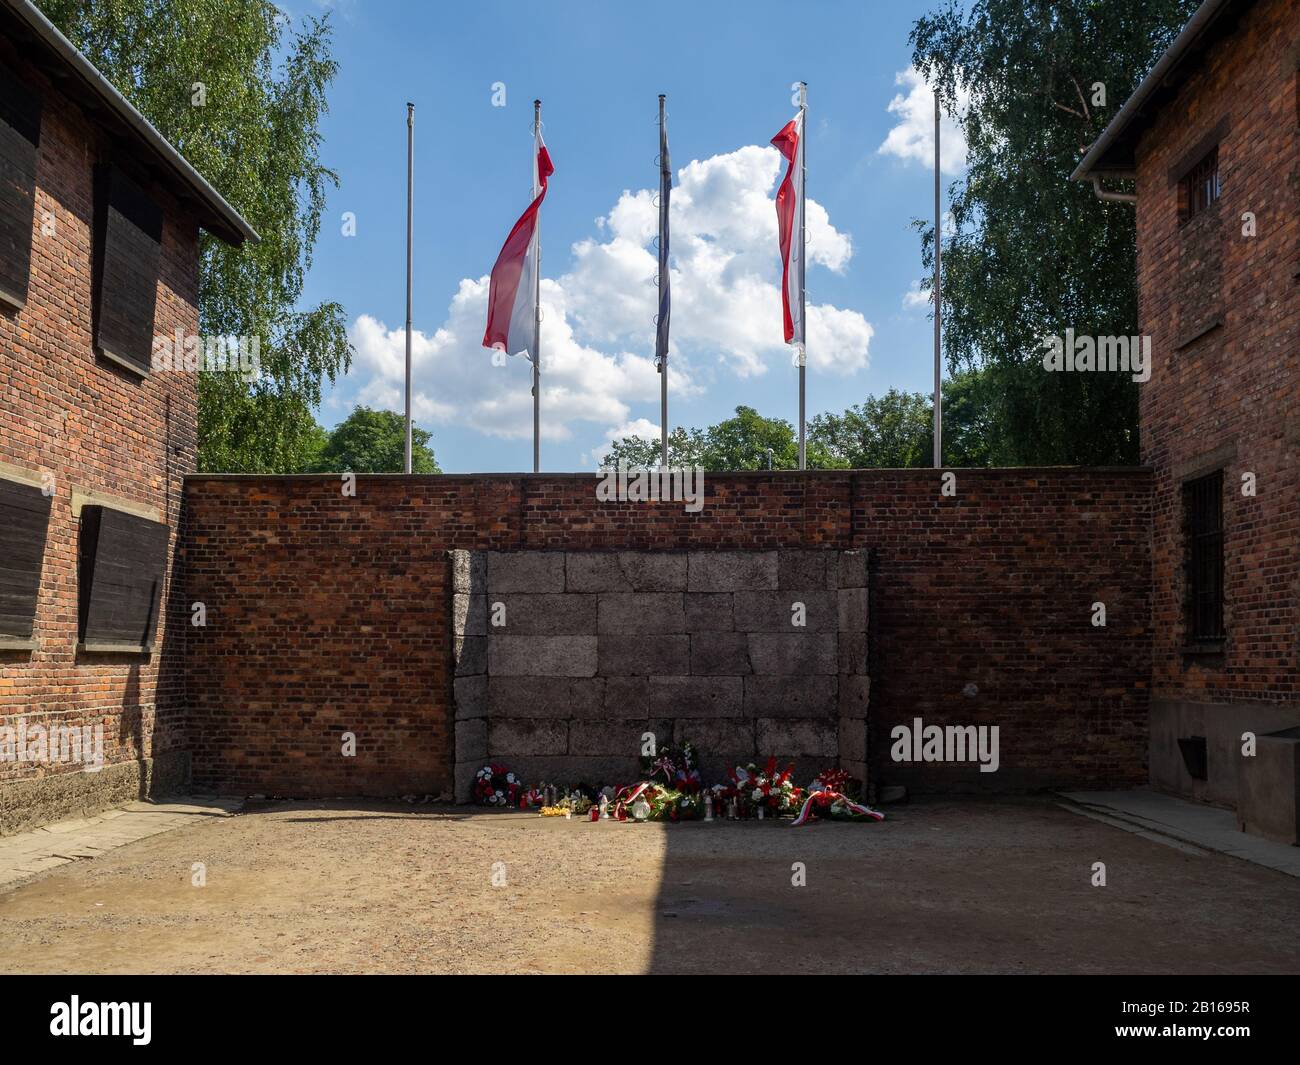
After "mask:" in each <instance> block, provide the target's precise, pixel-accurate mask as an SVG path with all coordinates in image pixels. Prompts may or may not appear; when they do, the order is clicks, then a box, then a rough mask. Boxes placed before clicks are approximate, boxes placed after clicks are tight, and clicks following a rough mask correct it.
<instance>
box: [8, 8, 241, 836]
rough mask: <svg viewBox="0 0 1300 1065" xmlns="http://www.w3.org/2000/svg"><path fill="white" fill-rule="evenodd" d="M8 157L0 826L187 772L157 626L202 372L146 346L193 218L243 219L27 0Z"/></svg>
mask: <svg viewBox="0 0 1300 1065" xmlns="http://www.w3.org/2000/svg"><path fill="white" fill-rule="evenodd" d="M0 173H2V174H3V181H2V182H0V397H3V407H4V417H3V419H0V831H12V830H14V829H16V828H18V827H21V826H22V825H25V824H33V823H38V822H40V821H46V820H50V819H52V818H55V817H58V816H67V815H69V814H72V813H76V812H78V811H83V810H91V809H98V808H102V807H103V806H105V805H106V804H108V803H110V802H113V801H117V800H121V799H124V798H134V797H136V796H138V795H141V794H145V793H147V792H149V791H150V790H151V789H152V788H154V787H155V786H156V785H159V784H171V785H175V784H176V783H177V782H180V781H184V780H185V779H186V777H187V774H188V757H189V756H188V748H187V744H186V741H185V737H184V720H183V715H184V699H183V680H182V676H181V662H180V659H179V657H178V656H177V655H176V654H175V653H174V649H175V648H176V646H177V644H176V643H175V641H173V640H168V639H167V638H166V637H167V634H168V632H169V631H171V630H174V628H175V626H176V625H178V624H180V623H181V622H182V621H183V620H184V618H183V615H182V613H181V609H182V607H183V604H182V603H180V602H170V603H169V601H170V600H174V596H173V595H172V593H173V591H174V590H175V589H174V588H173V586H172V583H171V581H170V576H171V574H172V565H171V560H172V557H173V554H174V550H175V546H176V542H177V536H178V525H179V515H180V507H181V495H182V490H183V478H184V476H185V474H186V473H189V472H191V471H193V469H194V467H195V445H196V441H195V417H196V412H195V404H196V398H195V394H196V381H195V375H194V374H193V373H188V372H183V371H181V372H177V371H164V370H158V369H156V368H154V367H153V366H152V361H153V360H152V357H151V356H152V344H153V338H154V337H155V336H174V335H175V333H176V331H177V330H179V331H181V333H182V334H183V335H186V336H192V335H197V333H198V331H199V316H198V310H197V297H198V270H199V230H200V228H201V227H202V228H205V229H207V230H208V231H209V232H211V233H213V234H216V235H217V236H219V237H220V238H222V239H224V240H227V241H230V242H233V243H238V242H241V241H243V240H247V239H256V234H255V233H253V231H252V229H251V228H250V227H249V226H248V224H247V223H246V222H244V220H243V219H241V218H240V217H239V215H238V214H237V213H236V212H235V211H234V210H233V209H232V208H231V207H230V206H229V205H228V204H226V203H225V201H224V200H222V198H221V197H220V196H219V195H218V194H217V193H216V192H215V191H214V190H213V189H212V188H211V187H210V186H209V185H208V184H207V182H205V181H204V180H203V178H202V177H201V176H200V175H199V174H198V173H196V172H195V171H194V169H193V168H192V167H190V166H189V164H188V163H186V162H185V160H184V159H183V158H181V156H180V155H179V154H178V153H177V152H176V150H175V149H174V148H173V147H172V146H171V145H169V144H168V143H167V142H166V141H165V140H164V139H163V138H162V137H161V136H160V135H159V134H158V132H157V131H156V130H155V129H154V128H153V127H152V126H150V125H149V123H148V122H147V121H146V120H145V119H144V118H143V117H142V116H141V115H140V114H139V113H138V112H137V111H136V110H135V109H134V108H133V107H131V105H130V104H128V103H127V102H126V100H125V99H123V98H122V97H121V96H120V95H119V94H118V93H117V91H116V90H115V89H114V88H113V87H112V86H111V85H109V84H108V83H107V82H106V81H105V80H104V79H103V78H102V77H101V76H100V74H99V73H98V72H97V71H96V70H95V69H94V67H93V66H92V65H91V64H90V63H89V62H87V61H86V60H85V58H84V57H82V56H81V55H80V54H79V53H78V52H77V51H76V50H75V49H74V48H73V47H72V46H71V45H70V44H69V43H68V42H67V40H66V39H64V38H63V37H62V36H61V35H60V34H59V33H58V31H57V30H55V29H54V28H53V27H52V26H51V25H50V24H49V22H47V21H46V20H45V18H44V17H43V16H42V15H41V14H40V12H39V11H37V9H36V8H35V7H34V6H32V5H31V4H30V3H28V2H26V0H0ZM169 605H170V606H171V607H172V609H168V607H169ZM164 648H165V649H164ZM6 727H7V728H9V729H12V730H13V732H8V733H7V732H5V731H4V730H5V729H6ZM19 734H20V735H21V736H22V737H23V739H24V740H25V741H26V742H25V743H23V744H19V743H17V742H16V741H17V738H18V735H19ZM42 737H43V738H44V742H45V744H46V746H45V748H44V750H45V757H42V756H41V755H42V743H41V740H42ZM6 740H8V743H7V744H6V743H5V741H6ZM78 741H80V742H78ZM78 748H80V749H79V750H78ZM95 750H98V751H99V754H94V753H93V751H95ZM100 754H102V762H103V765H102V768H99V769H98V771H95V772H83V770H84V769H86V768H87V767H88V766H90V767H93V764H94V762H95V761H96V759H97V758H98V757H99V756H100Z"/></svg>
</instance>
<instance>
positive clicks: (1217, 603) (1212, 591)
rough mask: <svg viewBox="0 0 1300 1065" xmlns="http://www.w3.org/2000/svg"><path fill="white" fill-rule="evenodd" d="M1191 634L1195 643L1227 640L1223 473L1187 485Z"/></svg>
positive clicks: (1218, 471) (1184, 493)
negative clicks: (1224, 598)
mask: <svg viewBox="0 0 1300 1065" xmlns="http://www.w3.org/2000/svg"><path fill="white" fill-rule="evenodd" d="M1183 507H1184V522H1185V525H1186V535H1187V555H1186V558H1187V562H1186V565H1187V578H1188V581H1187V587H1188V595H1187V609H1188V618H1187V620H1188V630H1189V633H1190V635H1191V638H1192V640H1193V641H1198V642H1205V641H1217V640H1222V639H1223V635H1224V633H1223V471H1222V470H1216V471H1215V472H1214V473H1211V474H1209V475H1208V476H1205V477H1198V478H1197V479H1196V480H1194V481H1188V482H1186V483H1185V484H1184V485H1183Z"/></svg>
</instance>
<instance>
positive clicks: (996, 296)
mask: <svg viewBox="0 0 1300 1065" xmlns="http://www.w3.org/2000/svg"><path fill="white" fill-rule="evenodd" d="M1197 3H1198V0H1145V2H1143V3H1140V4H1134V3H1130V2H1128V0H970V2H969V3H957V2H956V0H949V3H948V4H947V6H945V7H943V8H942V9H940V10H938V11H936V12H934V13H932V14H930V15H927V16H925V17H923V18H921V19H919V20H918V21H917V22H916V24H915V26H914V27H913V30H912V35H911V42H912V45H913V48H914V53H913V62H914V63H915V65H916V67H917V69H918V70H920V71H921V73H922V74H923V75H924V76H925V77H926V79H927V80H928V81H929V82H930V83H931V84H936V85H938V86H939V89H940V96H941V98H942V99H943V101H944V103H945V106H946V107H947V108H948V109H949V110H950V111H955V109H956V93H957V89H958V87H959V86H960V87H964V88H965V89H967V90H968V91H969V93H970V107H969V110H968V111H967V113H966V115H965V117H964V118H963V119H962V126H963V130H964V132H965V135H966V141H967V144H968V147H969V155H968V170H967V172H966V174H965V176H964V178H963V179H962V180H961V181H959V182H956V183H954V184H953V186H952V187H951V189H950V193H949V200H950V207H951V212H952V225H953V228H954V232H953V233H952V235H951V236H949V235H947V234H945V249H944V254H943V264H944V281H943V300H944V308H943V309H944V323H945V326H946V334H945V337H944V350H945V354H946V355H947V358H948V362H949V365H950V366H951V367H952V368H953V369H954V370H955V369H958V368H961V367H970V366H986V367H987V368H988V371H989V373H988V377H987V379H986V380H985V382H983V383H984V384H987V385H988V387H989V389H990V392H989V395H990V396H992V397H994V399H995V404H996V405H995V407H994V409H993V411H992V416H993V417H994V418H995V419H996V421H997V423H998V425H999V427H1000V430H999V431H1000V434H1001V435H1002V437H1003V440H1002V445H1001V447H1002V451H1001V453H1000V454H999V455H997V456H996V458H997V460H998V461H1000V462H1005V463H1015V464H1027V463H1132V462H1136V461H1137V460H1138V438H1137V422H1138V417H1137V385H1136V384H1135V383H1134V382H1133V381H1132V380H1131V379H1130V377H1129V376H1128V375H1126V374H1120V373H1049V372H1046V371H1045V370H1044V369H1043V366H1042V355H1043V347H1042V340H1043V338H1044V337H1047V336H1059V335H1062V334H1063V333H1064V331H1065V329H1066V328H1073V329H1074V330H1075V332H1076V334H1078V335H1092V336H1117V335H1131V334H1134V333H1136V332H1137V293H1136V280H1135V262H1136V239H1135V230H1134V216H1133V208H1132V207H1131V206H1129V205H1128V204H1122V203H1104V202H1102V201H1100V200H1098V199H1096V197H1095V196H1094V195H1093V190H1092V188H1091V187H1090V186H1087V185H1083V184H1080V183H1078V182H1073V181H1070V180H1069V176H1070V173H1071V171H1072V170H1073V169H1074V167H1075V165H1076V164H1077V163H1078V161H1079V158H1080V156H1081V154H1082V153H1083V151H1084V150H1085V149H1086V148H1087V146H1088V145H1089V144H1090V143H1091V142H1092V141H1093V140H1095V138H1096V137H1097V135H1098V134H1099V133H1100V132H1101V131H1102V129H1103V128H1104V127H1105V125H1106V123H1107V122H1108V121H1109V120H1110V119H1111V118H1112V117H1113V116H1114V115H1115V113H1116V111H1117V110H1118V109H1119V107H1120V106H1121V105H1122V104H1123V103H1124V101H1125V100H1126V99H1127V98H1128V96H1129V95H1130V93H1131V92H1132V90H1133V89H1134V88H1135V87H1136V84H1137V81H1138V80H1139V79H1140V78H1141V77H1142V75H1143V74H1144V73H1145V72H1146V71H1147V70H1149V69H1150V68H1151V66H1152V64H1153V63H1154V62H1155V60H1156V59H1157V58H1158V57H1159V55H1160V53H1161V52H1162V51H1163V50H1164V48H1165V47H1166V46H1167V45H1168V44H1169V42H1170V41H1171V40H1172V39H1173V37H1174V35H1175V34H1176V32H1177V31H1178V29H1179V28H1180V27H1181V26H1182V25H1183V24H1184V22H1185V21H1186V20H1187V18H1188V16H1189V15H1190V14H1191V12H1192V11H1193V10H1194V9H1195V7H1196V6H1197ZM1098 83H1100V86H1101V87H1104V89H1103V90H1102V91H1104V94H1105V101H1104V103H1103V102H1101V95H1100V93H1099V87H1098ZM917 228H918V229H919V230H920V231H921V233H922V258H923V261H924V263H925V266H926V268H927V270H931V269H932V266H933V261H934V259H933V249H934V234H933V227H929V228H927V227H926V226H925V224H924V223H921V222H918V223H917ZM926 284H927V286H928V282H927V283H926Z"/></svg>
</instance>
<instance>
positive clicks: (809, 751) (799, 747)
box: [757, 717, 839, 783]
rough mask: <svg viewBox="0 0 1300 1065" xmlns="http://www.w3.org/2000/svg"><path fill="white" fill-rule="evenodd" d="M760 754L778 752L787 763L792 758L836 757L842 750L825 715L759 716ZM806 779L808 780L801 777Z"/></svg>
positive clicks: (831, 758)
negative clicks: (817, 716) (806, 716)
mask: <svg viewBox="0 0 1300 1065" xmlns="http://www.w3.org/2000/svg"><path fill="white" fill-rule="evenodd" d="M757 740H758V750H759V752H760V757H768V756H771V755H775V756H776V758H777V760H778V761H779V762H781V763H782V764H784V763H785V762H786V761H787V760H789V759H791V758H795V759H798V758H824V759H827V760H830V761H834V759H835V757H836V755H837V754H838V751H839V737H838V735H837V732H836V728H835V725H834V723H833V722H832V721H828V720H826V719H825V718H762V717H761V718H759V719H758V729H757ZM802 783H807V781H802Z"/></svg>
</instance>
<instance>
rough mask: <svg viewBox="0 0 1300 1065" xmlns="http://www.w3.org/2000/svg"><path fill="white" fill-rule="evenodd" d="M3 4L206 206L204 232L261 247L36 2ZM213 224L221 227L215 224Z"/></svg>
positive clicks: (14, 0)
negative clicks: (250, 242) (206, 214)
mask: <svg viewBox="0 0 1300 1065" xmlns="http://www.w3.org/2000/svg"><path fill="white" fill-rule="evenodd" d="M0 3H2V4H4V6H5V7H6V8H8V9H9V10H10V11H11V12H12V13H13V15H14V16H15V17H16V18H17V19H18V20H19V21H20V22H22V23H23V24H24V25H25V26H27V27H28V29H30V30H31V31H32V33H33V34H35V35H36V36H37V37H38V38H40V39H41V41H43V42H44V43H45V45H46V46H47V47H48V48H49V49H50V50H51V51H53V52H54V53H55V54H56V55H57V56H58V57H59V58H60V59H61V60H63V61H64V62H65V63H66V64H67V65H68V66H69V67H71V68H72V70H73V71H74V72H75V73H76V74H77V75H79V76H80V77H81V79H82V80H83V81H84V82H85V83H86V84H87V85H88V86H89V88H90V89H91V91H92V92H93V93H94V94H95V95H96V96H98V97H99V99H100V100H102V101H103V103H104V104H105V106H106V107H107V108H108V109H109V110H110V111H112V112H113V113H114V114H115V115H117V117H118V118H120V119H121V120H122V121H123V122H125V123H126V124H127V126H129V127H130V128H131V129H132V130H133V131H134V132H135V133H136V134H137V135H138V136H139V137H140V138H141V140H143V141H144V142H145V143H146V144H147V145H148V146H149V147H150V148H152V149H153V150H154V151H155V152H156V153H157V154H158V156H159V157H160V158H161V160H162V162H163V163H165V164H166V165H167V166H168V167H169V168H170V169H171V170H172V172H173V173H174V175H175V177H176V178H177V179H178V180H179V181H180V182H181V184H183V185H185V186H186V187H188V189H189V190H190V191H191V192H192V193H193V195H194V197H195V198H196V199H197V200H198V201H199V202H200V203H201V204H202V205H203V206H204V207H206V208H207V210H208V212H209V213H210V215H211V216H212V219H211V220H209V222H208V223H204V222H202V221H201V224H202V225H203V228H205V229H207V230H209V231H210V232H212V233H213V234H214V235H215V236H218V237H220V238H221V239H222V240H224V241H226V243H228V244H234V245H239V244H242V243H243V242H244V241H246V240H248V241H253V242H254V243H256V242H257V241H258V240H260V239H261V238H260V237H259V236H258V234H257V230H255V229H254V228H253V227H252V226H251V225H249V223H248V222H247V221H246V220H245V219H244V217H243V215H241V214H240V213H239V212H238V211H236V210H235V209H234V208H233V207H231V206H230V204H229V203H227V202H226V200H225V198H224V197H223V196H222V195H221V193H219V192H218V191H217V190H216V189H214V188H213V187H212V186H211V185H210V184H209V183H208V181H207V179H206V178H205V177H204V176H203V175H202V174H200V173H199V172H198V171H197V170H195V169H194V167H193V166H192V165H191V164H190V163H189V162H188V161H187V160H186V159H185V157H184V156H183V155H181V153H180V152H178V151H177V150H176V148H175V147H174V146H173V145H172V143H171V142H170V141H169V140H167V138H166V137H164V136H163V135H162V134H161V133H159V132H158V130H157V128H156V127H155V126H154V125H153V123H151V122H150V121H149V120H148V119H147V118H145V117H144V115H142V114H141V113H140V112H139V111H138V110H136V108H135V107H134V106H133V105H132V104H131V103H130V101H128V100H127V99H126V97H125V96H123V95H122V94H121V93H120V92H118V91H117V88H116V86H114V85H113V83H112V82H110V81H109V80H108V79H107V78H106V77H104V75H103V74H101V73H100V72H99V70H98V68H97V67H96V66H95V65H94V64H93V63H92V62H91V61H90V60H89V59H87V58H86V57H85V56H84V55H82V54H81V52H80V51H78V50H77V48H76V46H75V45H73V43H72V42H71V41H69V40H68V39H67V38H66V37H65V36H63V34H62V33H61V32H60V31H59V29H58V27H57V26H55V25H54V23H52V22H51V21H50V20H49V19H47V18H46V17H45V15H44V14H43V13H42V12H41V11H40V9H39V8H37V7H36V5H35V4H33V3H32V2H31V0H0ZM212 220H215V221H216V223H217V224H211V221H212Z"/></svg>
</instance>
